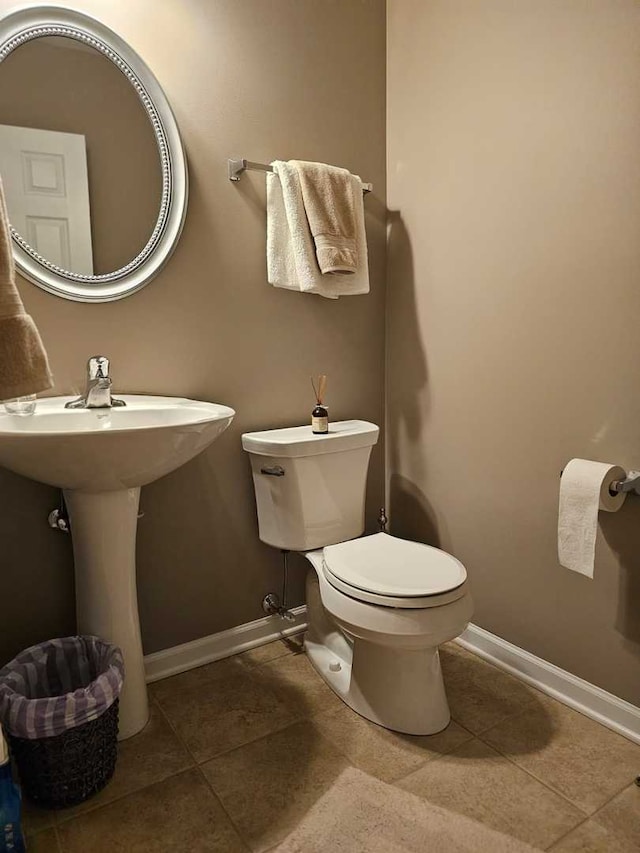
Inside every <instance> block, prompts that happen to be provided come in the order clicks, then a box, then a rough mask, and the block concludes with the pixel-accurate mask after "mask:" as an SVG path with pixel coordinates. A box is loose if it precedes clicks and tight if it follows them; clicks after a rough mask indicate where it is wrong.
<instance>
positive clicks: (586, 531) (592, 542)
mask: <svg viewBox="0 0 640 853" xmlns="http://www.w3.org/2000/svg"><path fill="white" fill-rule="evenodd" d="M626 476H627V475H626V472H625V471H624V469H622V468H620V467H619V466H618V465H610V464H609V463H608V462H591V461H589V460H588V459H572V460H571V462H569V464H568V465H567V466H566V467H565V469H564V471H563V472H562V477H561V478H560V507H559V512H558V557H559V559H560V564H561V565H563V566H564V567H565V568H567V569H571V570H572V571H574V572H580V574H583V575H586V576H587V577H589V578H592V577H593V568H594V561H595V550H596V533H597V530H598V512H599V511H600V510H604V511H605V512H617V511H618V510H619V509H620V507H621V506H622V504H623V503H624V501H625V498H626V494H624V493H621V492H618V493H615V494H612V493H611V492H610V491H609V487H610V486H611V484H612V483H613V482H614V481H615V480H624V478H625V477H626Z"/></svg>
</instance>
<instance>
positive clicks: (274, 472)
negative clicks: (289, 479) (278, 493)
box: [260, 465, 284, 477]
mask: <svg viewBox="0 0 640 853" xmlns="http://www.w3.org/2000/svg"><path fill="white" fill-rule="evenodd" d="M260 473H261V474H268V475H269V476H270V477H284V468H282V467H281V466H280V465H273V466H272V467H271V468H261V469H260Z"/></svg>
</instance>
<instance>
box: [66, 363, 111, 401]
mask: <svg viewBox="0 0 640 853" xmlns="http://www.w3.org/2000/svg"><path fill="white" fill-rule="evenodd" d="M126 405H127V404H126V403H125V401H124V400H116V398H115V397H112V396H111V377H110V376H109V359H108V358H107V357H106V356H104V355H93V356H91V358H90V359H89V361H88V362H87V390H86V392H85V395H84V397H78V399H77V400H70V401H69V402H68V403H65V406H64V407H65V409H111V408H112V407H115V406H126Z"/></svg>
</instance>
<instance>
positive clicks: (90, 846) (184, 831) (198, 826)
mask: <svg viewBox="0 0 640 853" xmlns="http://www.w3.org/2000/svg"><path fill="white" fill-rule="evenodd" d="M58 833H59V835H60V841H61V846H62V849H63V851H64V853H88V851H91V853H167V851H169V850H180V851H185V853H186V851H188V852H189V853H241V851H246V847H245V845H244V844H243V842H242V841H241V840H240V838H239V837H238V835H237V833H236V831H235V829H234V828H233V825H232V824H231V821H230V820H229V818H228V817H227V816H226V814H225V813H224V810H223V809H222V807H221V806H220V803H219V802H218V800H217V799H216V798H215V797H214V795H213V794H212V793H211V790H210V788H209V786H208V785H207V784H206V782H205V781H204V779H203V778H202V775H201V773H200V771H199V770H197V769H193V770H187V771H186V772H185V773H180V774H179V775H177V776H172V777H171V778H170V779H165V780H164V781H162V782H158V783H156V784H155V785H152V786H151V787H149V788H145V789H144V790H142V791H137V792H136V793H135V794H129V795H128V796H127V797H123V798H122V799H120V800H117V801H116V802H114V803H110V804H109V805H106V806H103V807H102V808H99V809H94V810H93V811H90V812H87V813H86V814H83V815H80V816H79V817H76V818H74V819H73V820H70V821H67V822H66V823H64V824H62V826H60V827H59V828H58Z"/></svg>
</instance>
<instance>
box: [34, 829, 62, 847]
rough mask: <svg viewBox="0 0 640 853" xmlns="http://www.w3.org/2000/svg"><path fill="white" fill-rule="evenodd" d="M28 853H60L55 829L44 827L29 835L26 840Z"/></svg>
mask: <svg viewBox="0 0 640 853" xmlns="http://www.w3.org/2000/svg"><path fill="white" fill-rule="evenodd" d="M27 844H28V851H29V853H60V845H59V844H58V837H57V835H56V831H55V829H45V830H44V832H38V833H37V834H36V835H31V836H30V837H29V839H28V841H27Z"/></svg>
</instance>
